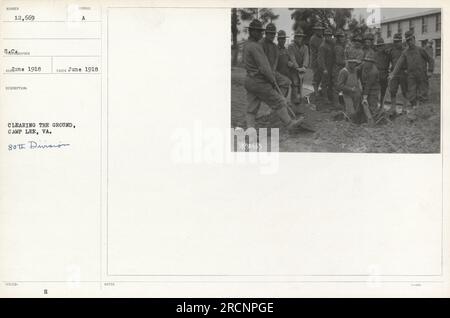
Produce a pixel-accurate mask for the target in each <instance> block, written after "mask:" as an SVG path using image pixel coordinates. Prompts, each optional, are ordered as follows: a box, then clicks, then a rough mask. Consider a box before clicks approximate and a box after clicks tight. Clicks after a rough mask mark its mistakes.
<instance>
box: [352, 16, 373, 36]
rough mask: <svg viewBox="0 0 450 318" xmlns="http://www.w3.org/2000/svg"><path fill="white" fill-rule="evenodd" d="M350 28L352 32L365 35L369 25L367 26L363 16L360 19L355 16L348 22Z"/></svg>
mask: <svg viewBox="0 0 450 318" xmlns="http://www.w3.org/2000/svg"><path fill="white" fill-rule="evenodd" d="M348 29H349V31H350V32H351V33H352V34H359V35H361V36H363V35H364V34H365V33H366V32H367V30H368V29H369V27H368V26H367V24H366V21H365V20H364V19H363V18H360V19H359V21H358V20H356V19H354V18H353V19H352V20H351V21H350V22H349V23H348Z"/></svg>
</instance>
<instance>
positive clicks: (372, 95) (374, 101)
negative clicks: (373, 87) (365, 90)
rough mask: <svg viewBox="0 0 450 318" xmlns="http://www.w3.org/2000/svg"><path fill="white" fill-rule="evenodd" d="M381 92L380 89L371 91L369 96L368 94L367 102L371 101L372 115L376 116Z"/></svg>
mask: <svg viewBox="0 0 450 318" xmlns="http://www.w3.org/2000/svg"><path fill="white" fill-rule="evenodd" d="M379 94H380V92H379V91H378V92H377V91H375V92H371V93H370V94H369V96H367V102H368V103H369V110H370V113H371V114H372V116H375V114H376V113H377V112H378V101H379V97H378V96H379Z"/></svg>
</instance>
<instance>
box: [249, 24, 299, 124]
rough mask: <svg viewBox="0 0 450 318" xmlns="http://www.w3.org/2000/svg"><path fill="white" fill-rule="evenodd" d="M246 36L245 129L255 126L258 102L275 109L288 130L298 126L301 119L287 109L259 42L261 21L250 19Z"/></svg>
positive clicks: (262, 29) (262, 30)
mask: <svg viewBox="0 0 450 318" xmlns="http://www.w3.org/2000/svg"><path fill="white" fill-rule="evenodd" d="M248 29H249V39H248V41H247V42H246V43H245V45H244V48H243V61H244V65H245V69H246V71H247V76H246V78H245V89H246V91H247V101H248V106H247V112H246V121H247V129H248V128H254V127H255V125H256V114H257V112H258V109H259V107H260V105H261V102H264V103H266V104H267V105H268V106H269V107H271V108H272V109H273V110H275V112H276V114H277V115H278V117H279V118H280V119H281V121H282V122H283V124H284V125H285V126H286V127H287V129H288V130H289V131H291V130H294V129H297V128H298V127H300V126H301V124H302V121H303V119H298V120H294V119H291V117H290V116H289V113H288V110H287V104H286V99H285V98H284V97H283V96H282V95H280V94H279V92H278V91H277V89H276V85H277V82H276V78H275V75H274V72H273V70H272V66H271V65H270V63H269V60H268V59H267V56H266V54H265V53H264V50H263V48H262V46H261V44H260V42H259V41H260V40H261V38H262V34H263V32H264V28H263V26H262V23H261V21H259V20H257V19H255V20H253V21H252V22H251V23H250V25H249V27H248Z"/></svg>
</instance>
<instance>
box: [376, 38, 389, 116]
mask: <svg viewBox="0 0 450 318" xmlns="http://www.w3.org/2000/svg"><path fill="white" fill-rule="evenodd" d="M375 61H376V62H375V64H376V66H377V69H378V72H379V76H380V108H381V109H383V107H384V96H385V95H386V90H387V87H388V75H389V54H388V51H387V50H386V46H385V44H384V40H383V38H382V37H378V39H377V44H376V45H375Z"/></svg>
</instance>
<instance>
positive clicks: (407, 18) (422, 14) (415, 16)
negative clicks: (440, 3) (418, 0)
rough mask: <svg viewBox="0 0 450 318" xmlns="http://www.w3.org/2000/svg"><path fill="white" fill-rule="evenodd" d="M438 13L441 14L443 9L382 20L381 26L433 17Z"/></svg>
mask: <svg viewBox="0 0 450 318" xmlns="http://www.w3.org/2000/svg"><path fill="white" fill-rule="evenodd" d="M436 13H441V9H440V8H437V9H432V10H427V11H423V12H416V13H411V14H407V15H402V16H400V17H395V18H389V19H384V20H381V24H384V23H389V22H398V21H403V20H409V19H413V18H418V17H424V16H427V15H433V14H436Z"/></svg>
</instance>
